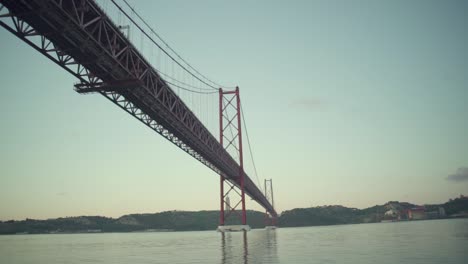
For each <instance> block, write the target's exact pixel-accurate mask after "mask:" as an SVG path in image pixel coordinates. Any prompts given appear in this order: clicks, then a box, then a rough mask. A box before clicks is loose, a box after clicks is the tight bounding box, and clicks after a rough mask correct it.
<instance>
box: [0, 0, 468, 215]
mask: <svg viewBox="0 0 468 264" xmlns="http://www.w3.org/2000/svg"><path fill="white" fill-rule="evenodd" d="M132 3H133V4H134V6H135V8H136V9H137V10H138V11H140V13H141V14H142V15H143V16H144V17H145V18H147V20H148V21H149V22H150V23H151V24H152V25H153V26H154V27H155V29H157V31H158V32H159V33H160V34H161V35H162V36H163V37H164V38H165V39H166V40H167V41H168V42H169V43H170V44H171V45H172V47H173V48H175V49H176V50H177V51H178V52H179V53H180V54H181V55H182V56H183V57H184V58H185V59H187V60H188V61H189V62H191V63H192V64H193V65H194V66H196V68H197V69H199V70H200V71H201V72H203V73H204V74H206V75H208V76H209V77H210V78H213V79H215V80H219V81H220V82H223V83H227V84H231V85H239V86H240V87H241V96H242V102H243V106H244V111H245V114H246V118H247V122H248V128H249V134H250V139H251V141H252V148H253V151H254V155H255V161H256V163H257V164H256V165H257V168H258V172H259V176H260V178H261V179H263V178H273V183H274V192H275V201H276V205H277V208H278V210H279V211H283V210H288V209H292V208H297V207H309V206H317V205H327V204H342V205H345V206H349V207H358V208H363V207H368V206H372V205H375V204H383V203H385V202H387V201H389V200H399V201H408V202H413V203H418V204H422V203H441V202H445V201H447V200H448V199H449V198H452V197H455V196H458V195H459V194H461V193H464V194H467V190H468V169H466V168H467V167H468V140H467V135H468V79H467V78H468V77H467V76H468V34H467V27H468V15H467V14H468V2H466V1H386V2H384V1H281V2H280V1H274V2H272V1H240V2H239V1H236V2H235V3H234V2H229V3H228V2H227V1H133V2H132ZM0 40H1V42H0V43H1V48H0V58H1V60H0V77H1V83H2V84H1V85H0V89H1V96H0V120H1V130H0V146H1V151H0V220H7V219H24V218H26V217H29V218H50V217H59V216H76V215H105V216H114V217H115V216H120V215H123V214H127V213H143V212H148V213H149V212H158V211H164V210H173V209H177V210H203V209H208V210H213V209H218V206H219V201H218V196H219V189H218V188H219V178H218V176H217V175H216V174H215V173H213V172H212V171H211V170H209V169H208V168H206V167H205V166H204V165H202V164H200V163H198V162H197V161H196V160H195V159H193V158H192V157H190V156H189V155H187V154H186V153H184V152H183V151H181V150H179V149H178V148H177V147H175V146H174V145H173V144H171V143H170V142H169V141H167V140H166V139H164V138H163V137H161V136H160V135H158V134H156V133H155V132H153V131H152V130H150V129H148V128H147V127H146V126H144V125H143V124H141V123H140V122H139V121H137V120H136V119H134V118H133V117H131V116H130V115H128V114H127V113H125V112H124V111H122V110H121V109H119V108H117V107H116V106H115V105H113V104H112V103H110V102H109V101H107V100H106V99H104V98H103V97H102V96H98V95H79V94H77V93H76V92H74V91H73V89H72V86H73V84H74V83H76V82H77V80H76V79H75V78H74V77H72V76H71V75H70V74H68V73H67V72H66V71H64V70H63V69H61V68H60V67H58V66H57V65H55V64H54V63H52V62H51V61H49V60H48V59H46V58H45V57H44V56H43V55H41V54H39V53H38V52H36V51H35V50H33V49H32V48H31V47H29V46H28V45H26V44H25V43H23V42H22V41H20V40H19V39H17V38H16V37H15V36H14V35H12V34H11V33H9V32H7V31H6V30H4V29H3V28H0ZM216 114H217V113H214V115H216ZM248 208H250V209H259V206H258V205H256V204H255V203H254V202H251V201H250V199H249V203H248Z"/></svg>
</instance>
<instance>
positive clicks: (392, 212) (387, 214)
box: [385, 209, 398, 216]
mask: <svg viewBox="0 0 468 264" xmlns="http://www.w3.org/2000/svg"><path fill="white" fill-rule="evenodd" d="M385 215H386V216H397V215H398V211H397V210H394V209H390V210H388V211H387V212H385Z"/></svg>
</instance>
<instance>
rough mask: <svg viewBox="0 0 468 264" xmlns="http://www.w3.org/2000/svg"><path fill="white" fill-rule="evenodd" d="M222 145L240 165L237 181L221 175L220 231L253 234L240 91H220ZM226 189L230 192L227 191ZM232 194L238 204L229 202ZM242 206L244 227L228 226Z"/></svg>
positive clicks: (220, 140)
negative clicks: (248, 212) (248, 210)
mask: <svg viewBox="0 0 468 264" xmlns="http://www.w3.org/2000/svg"><path fill="white" fill-rule="evenodd" d="M225 140H226V141H225ZM219 142H220V143H221V146H223V148H224V149H225V150H226V151H228V152H230V153H231V155H233V156H234V157H237V159H238V162H239V174H238V175H239V176H238V177H237V179H236V180H234V181H228V180H227V179H226V178H225V176H224V175H223V174H220V207H221V209H220V216H219V227H218V231H220V232H226V231H228V232H229V231H249V230H250V227H249V226H248V225H247V215H246V211H245V188H244V187H245V172H244V159H243V152H242V127H241V106H240V97H239V87H236V89H235V90H230V91H224V90H223V89H222V88H220V89H219ZM225 185H226V186H225ZM225 187H228V188H226V189H225ZM237 189H239V190H237ZM231 191H234V192H233V195H235V196H237V197H239V201H238V202H237V203H236V202H232V201H230V200H229V197H228V195H229V194H230V193H231ZM239 191H240V192H239ZM228 204H229V205H228ZM225 206H226V207H225ZM239 206H240V207H241V208H240V218H241V223H242V224H241V225H225V223H226V221H227V219H228V218H229V217H230V216H232V214H233V213H237V214H239V211H238V210H236V209H237V208H238V207H239ZM225 209H227V210H225Z"/></svg>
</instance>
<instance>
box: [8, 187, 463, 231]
mask: <svg viewBox="0 0 468 264" xmlns="http://www.w3.org/2000/svg"><path fill="white" fill-rule="evenodd" d="M416 207H419V206H418V205H415V204H411V203H406V202H398V201H390V202H388V203H386V204H384V205H376V206H372V207H369V208H366V209H357V208H348V207H344V206H341V205H329V206H318V207H311V208H296V209H292V210H288V211H284V212H283V213H282V214H281V215H280V217H279V220H278V224H279V226H280V227H295V226H316V225H336V224H354V223H373V222H380V221H381V220H384V219H386V218H385V217H386V215H385V213H386V212H388V211H389V210H394V211H396V212H405V211H407V210H408V209H412V208H416ZM441 207H442V208H444V210H445V213H446V215H447V217H467V216H468V197H465V196H461V197H459V198H456V199H451V200H450V201H448V202H446V203H444V204H433V205H424V207H423V208H424V210H425V211H427V212H439V210H440V209H439V208H441ZM428 214H429V213H428ZM218 219H219V211H198V212H190V211H167V212H161V213H153V214H130V215H124V216H122V217H119V218H109V217H102V216H79V217H65V218H57V219H48V220H34V219H26V220H22V221H13V220H11V221H5V222H1V221H0V234H18V233H28V234H41V233H42V234H43V233H82V232H134V231H188V230H215V229H216V227H217V226H218ZM247 219H248V222H249V225H250V226H251V227H252V228H262V227H264V226H265V224H264V213H262V212H258V211H250V210H249V211H247ZM231 220H232V221H234V220H235V219H231ZM226 224H234V223H233V222H228V223H226Z"/></svg>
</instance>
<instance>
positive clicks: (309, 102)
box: [289, 98, 325, 110]
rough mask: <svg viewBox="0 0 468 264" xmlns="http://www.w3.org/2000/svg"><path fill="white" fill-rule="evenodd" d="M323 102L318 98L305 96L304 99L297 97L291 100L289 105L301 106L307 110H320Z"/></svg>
mask: <svg viewBox="0 0 468 264" xmlns="http://www.w3.org/2000/svg"><path fill="white" fill-rule="evenodd" d="M324 105H325V104H324V102H323V101H321V100H318V99H313V98H309V99H307V98H305V99H299V100H295V101H292V102H291V103H290V104H289V106H290V107H295V108H303V109H308V110H320V109H323V107H324Z"/></svg>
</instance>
